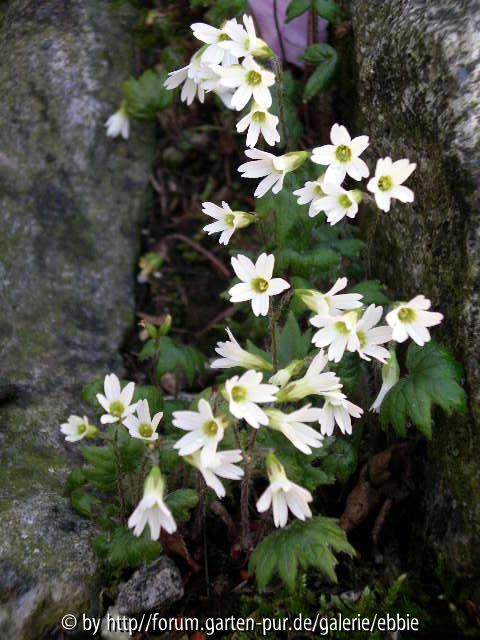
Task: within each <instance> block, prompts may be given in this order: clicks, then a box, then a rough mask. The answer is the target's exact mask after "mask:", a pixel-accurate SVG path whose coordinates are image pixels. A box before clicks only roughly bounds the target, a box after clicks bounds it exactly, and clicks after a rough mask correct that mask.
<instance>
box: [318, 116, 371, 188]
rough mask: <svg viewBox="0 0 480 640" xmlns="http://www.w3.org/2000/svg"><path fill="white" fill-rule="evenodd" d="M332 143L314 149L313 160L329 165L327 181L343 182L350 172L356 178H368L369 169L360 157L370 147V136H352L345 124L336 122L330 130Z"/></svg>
mask: <svg viewBox="0 0 480 640" xmlns="http://www.w3.org/2000/svg"><path fill="white" fill-rule="evenodd" d="M330 140H331V142H332V144H326V145H324V146H323V147H316V148H315V149H313V151H312V162H316V163H317V164H322V165H328V168H327V170H326V172H325V182H333V183H335V184H341V183H342V182H343V181H344V179H345V176H346V175H347V174H348V175H349V176H350V177H351V178H353V179H354V180H361V179H362V178H367V177H368V174H369V170H368V167H367V165H366V164H365V162H364V161H363V160H362V159H361V158H360V157H359V156H360V155H361V154H362V153H363V152H364V151H365V149H366V148H367V147H368V144H369V142H368V136H358V137H357V138H353V140H352V139H351V137H350V134H349V133H348V131H347V129H346V128H345V127H344V126H341V125H338V124H334V125H333V127H332V128H331V130H330Z"/></svg>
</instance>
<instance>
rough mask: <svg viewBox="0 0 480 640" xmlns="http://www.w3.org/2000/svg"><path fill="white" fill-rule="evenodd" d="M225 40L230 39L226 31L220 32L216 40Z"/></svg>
mask: <svg viewBox="0 0 480 640" xmlns="http://www.w3.org/2000/svg"><path fill="white" fill-rule="evenodd" d="M227 40H231V38H230V36H229V35H227V34H226V33H221V34H220V35H219V36H218V39H217V42H226V41H227Z"/></svg>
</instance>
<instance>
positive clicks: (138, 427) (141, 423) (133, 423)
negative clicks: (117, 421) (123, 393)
mask: <svg viewBox="0 0 480 640" xmlns="http://www.w3.org/2000/svg"><path fill="white" fill-rule="evenodd" d="M136 410H137V415H136V416H135V415H133V414H132V415H130V416H127V417H126V418H125V420H124V421H123V424H124V425H125V426H126V427H127V429H128V431H129V433H130V435H131V436H132V438H139V439H140V440H148V441H150V442H153V441H154V440H158V433H157V427H158V423H159V422H160V420H161V419H162V417H163V413H162V412H161V411H159V412H158V413H156V414H155V415H154V416H153V418H151V417H150V407H149V406H148V400H139V401H138V402H137V409H136Z"/></svg>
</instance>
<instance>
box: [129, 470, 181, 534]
mask: <svg viewBox="0 0 480 640" xmlns="http://www.w3.org/2000/svg"><path fill="white" fill-rule="evenodd" d="M164 491H165V480H164V479H163V476H162V474H161V472H160V469H159V468H158V467H153V468H152V469H151V471H150V473H149V474H148V476H147V479H146V480H145V486H144V489H143V498H142V499H141V500H140V502H139V503H138V506H137V508H136V509H135V511H134V512H133V513H132V515H131V516H130V518H129V519H128V526H129V528H130V529H133V535H134V536H137V537H138V536H140V535H141V534H142V532H143V530H144V529H145V527H146V525H147V524H148V526H149V527H150V538H151V539H152V540H158V538H159V537H160V531H161V530H162V529H165V531H166V532H167V533H174V532H175V531H176V530H177V523H176V522H175V520H174V519H173V516H172V514H171V512H170V509H169V508H168V507H167V505H166V504H165V503H164V501H163V495H164Z"/></svg>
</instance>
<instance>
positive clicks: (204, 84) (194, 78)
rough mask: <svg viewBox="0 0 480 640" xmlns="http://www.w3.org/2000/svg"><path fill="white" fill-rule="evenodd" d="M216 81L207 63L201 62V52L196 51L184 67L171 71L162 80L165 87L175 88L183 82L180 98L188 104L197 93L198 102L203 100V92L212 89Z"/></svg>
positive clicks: (216, 77) (214, 74)
mask: <svg viewBox="0 0 480 640" xmlns="http://www.w3.org/2000/svg"><path fill="white" fill-rule="evenodd" d="M217 81H218V76H217V74H216V73H215V71H214V70H213V68H212V67H211V66H209V65H206V64H204V63H203V62H202V59H201V53H200V52H199V51H197V53H195V55H193V56H192V58H191V60H190V63H189V64H188V65H187V66H186V67H182V68H181V69H177V70H176V71H171V72H170V73H169V74H168V78H167V79H166V80H165V82H164V86H165V88H166V89H176V88H177V87H179V86H180V85H181V84H183V87H182V91H181V93H180V100H181V101H182V102H186V103H187V104H188V105H190V104H192V102H193V101H194V100H195V96H196V95H197V93H198V99H199V100H200V102H203V101H204V100H205V92H206V91H207V90H212V89H213V88H215V85H216V83H217Z"/></svg>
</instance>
